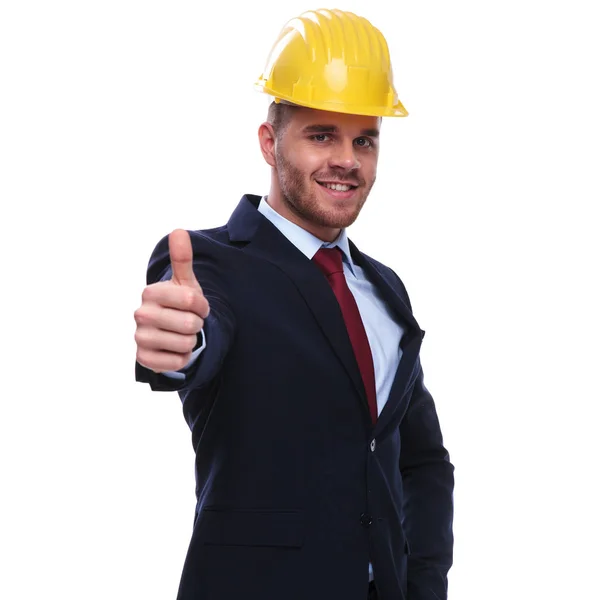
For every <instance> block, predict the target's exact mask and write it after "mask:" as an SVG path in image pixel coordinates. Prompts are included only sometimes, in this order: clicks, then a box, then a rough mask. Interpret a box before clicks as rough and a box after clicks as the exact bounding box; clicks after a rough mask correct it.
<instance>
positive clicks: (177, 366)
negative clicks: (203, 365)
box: [173, 352, 190, 371]
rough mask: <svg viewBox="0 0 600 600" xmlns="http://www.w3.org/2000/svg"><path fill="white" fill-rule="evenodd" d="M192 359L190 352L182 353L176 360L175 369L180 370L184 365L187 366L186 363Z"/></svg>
mask: <svg viewBox="0 0 600 600" xmlns="http://www.w3.org/2000/svg"><path fill="white" fill-rule="evenodd" d="M189 360H190V353H189V352H188V353H187V354H180V355H179V356H178V357H177V359H176V360H175V369H173V370H174V371H180V370H181V369H183V367H185V365H187V364H188V362H189Z"/></svg>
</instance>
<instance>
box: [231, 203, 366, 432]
mask: <svg viewBox="0 0 600 600" xmlns="http://www.w3.org/2000/svg"><path fill="white" fill-rule="evenodd" d="M259 202H260V197H258V196H249V195H247V196H244V198H242V201H241V202H240V204H239V205H238V208H237V209H236V211H235V212H234V213H233V215H232V217H231V219H230V220H229V223H228V225H227V227H228V231H229V237H230V239H231V241H232V242H234V243H238V242H247V243H246V244H245V245H244V246H243V248H242V251H243V252H245V253H248V254H251V255H254V256H257V257H260V258H262V259H264V260H267V261H269V262H270V263H272V264H273V265H275V266H277V267H278V268H279V269H280V270H281V271H282V272H283V273H285V274H286V275H287V276H288V277H289V278H290V279H291V280H292V282H293V283H294V285H295V286H296V288H297V289H298V292H299V293H300V294H301V295H302V297H303V298H304V300H305V302H306V304H307V306H308V308H309V309H310V310H311V312H312V313H313V315H314V317H315V319H316V321H317V323H318V325H319V327H320V328H321V330H322V332H323V334H324V335H325V337H326V338H327V340H328V342H329V344H330V346H331V349H332V351H333V352H334V353H335V355H336V356H337V358H338V359H339V361H340V362H341V363H342V365H343V367H344V369H345V370H346V372H347V374H348V376H349V377H350V379H351V380H352V382H353V383H354V387H355V388H356V391H357V393H358V394H359V396H360V398H361V406H362V407H363V411H364V414H365V418H366V419H368V420H370V417H369V407H368V402H367V397H366V393H365V389H364V385H363V382H362V378H361V376H360V370H359V368H358V364H357V362H356V358H355V356H354V351H353V349H352V344H351V342H350V338H349V337H348V332H347V330H346V325H345V323H344V318H343V316H342V312H341V310H340V307H339V304H338V301H337V299H336V297H335V294H334V293H333V290H332V289H331V286H330V285H329V283H328V282H327V279H326V278H325V277H324V276H323V274H322V273H321V271H320V270H319V269H318V267H317V266H316V265H315V264H314V263H313V262H312V261H311V260H309V259H308V258H307V257H306V255H304V254H303V253H302V252H301V251H300V250H298V249H297V248H296V247H295V246H294V245H293V244H292V243H290V241H289V240H288V239H287V238H286V237H285V236H284V235H283V234H282V233H281V232H280V231H279V230H278V229H277V227H275V225H273V224H272V223H271V222H270V221H269V220H268V219H266V218H264V217H263V216H262V215H261V214H260V213H259V212H258V210H257V207H258V203H259Z"/></svg>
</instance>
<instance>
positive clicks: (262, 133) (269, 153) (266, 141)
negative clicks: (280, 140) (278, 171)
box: [258, 122, 277, 167]
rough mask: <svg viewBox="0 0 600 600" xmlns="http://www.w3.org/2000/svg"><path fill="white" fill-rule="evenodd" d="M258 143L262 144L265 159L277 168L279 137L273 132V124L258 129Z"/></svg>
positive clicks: (266, 123) (264, 124) (261, 148)
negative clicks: (276, 146)
mask: <svg viewBox="0 0 600 600" xmlns="http://www.w3.org/2000/svg"><path fill="white" fill-rule="evenodd" d="M258 143H259V144H260V151H261V152H262V155H263V158H264V159H265V161H266V162H267V164H268V165H270V166H271V167H274V166H275V164H276V163H275V144H276V143H277V136H276V135H275V131H274V130H273V126H272V125H271V123H268V122H265V123H262V124H261V126H260V127H259V128H258Z"/></svg>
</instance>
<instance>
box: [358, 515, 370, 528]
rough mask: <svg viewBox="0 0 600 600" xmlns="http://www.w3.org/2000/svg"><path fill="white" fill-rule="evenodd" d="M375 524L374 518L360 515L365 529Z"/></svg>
mask: <svg viewBox="0 0 600 600" xmlns="http://www.w3.org/2000/svg"><path fill="white" fill-rule="evenodd" d="M372 523H373V517H372V516H371V515H369V514H367V513H363V514H362V515H360V524H361V525H362V526H363V527H370V526H371V524H372Z"/></svg>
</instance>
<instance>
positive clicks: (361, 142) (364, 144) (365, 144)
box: [355, 137, 373, 148]
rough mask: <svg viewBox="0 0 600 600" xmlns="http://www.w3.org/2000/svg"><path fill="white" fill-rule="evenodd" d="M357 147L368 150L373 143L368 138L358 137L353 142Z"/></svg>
mask: <svg viewBox="0 0 600 600" xmlns="http://www.w3.org/2000/svg"><path fill="white" fill-rule="evenodd" d="M355 143H356V145H357V146H360V147H361V148H370V147H371V146H372V145H373V142H372V141H371V140H370V139H369V138H365V137H360V138H357V139H356V140H355Z"/></svg>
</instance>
